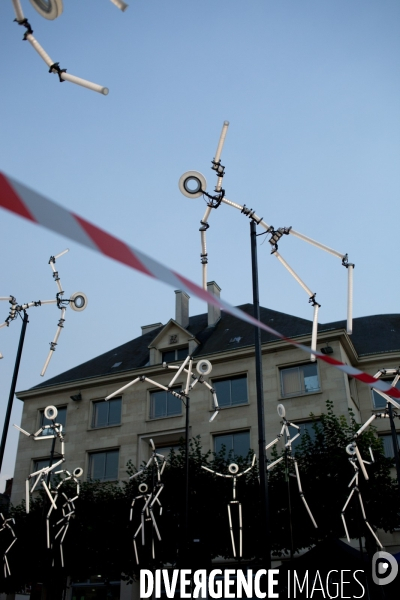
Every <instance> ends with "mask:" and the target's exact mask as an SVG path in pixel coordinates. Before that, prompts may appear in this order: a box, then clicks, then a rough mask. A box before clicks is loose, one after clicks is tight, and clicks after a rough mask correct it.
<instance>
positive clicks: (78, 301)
mask: <svg viewBox="0 0 400 600" xmlns="http://www.w3.org/2000/svg"><path fill="white" fill-rule="evenodd" d="M67 252H69V250H68V249H67V250H64V251H63V252H60V254H57V255H56V256H50V259H49V265H50V267H51V270H52V272H53V279H54V281H55V282H56V285H57V289H58V292H57V293H56V297H55V299H54V300H37V301H34V302H27V303H26V304H18V302H17V300H16V299H15V298H14V296H2V297H0V300H5V301H8V302H9V303H10V304H11V308H10V312H9V315H8V317H7V318H6V320H5V321H4V323H1V324H0V329H1V328H2V327H9V325H10V323H11V322H12V321H15V319H16V318H17V317H18V315H20V314H21V313H25V312H26V311H27V310H28V309H29V308H31V307H32V306H43V305H44V304H57V308H58V309H59V310H61V316H60V319H59V321H58V324H57V331H56V334H55V336H54V339H53V341H52V342H50V352H49V354H48V356H47V359H46V361H45V363H44V366H43V369H42V372H41V373H40V375H41V376H42V377H43V375H44V374H45V373H46V370H47V367H48V366H49V362H50V359H51V357H52V356H53V352H55V349H56V346H57V343H58V338H59V337H60V333H61V330H62V329H63V327H64V323H65V312H66V310H67V307H68V306H70V307H71V308H72V310H74V311H78V312H81V311H82V310H85V308H86V306H87V303H88V299H87V296H86V295H85V294H84V293H83V292H75V293H74V294H72V296H71V297H70V298H64V297H63V294H64V293H65V292H64V291H63V289H62V286H61V280H60V276H59V274H58V271H57V270H56V268H55V266H54V265H55V264H56V260H57V259H58V258H60V257H61V256H63V255H64V254H66V253H67ZM1 357H2V356H1V354H0V358H1Z"/></svg>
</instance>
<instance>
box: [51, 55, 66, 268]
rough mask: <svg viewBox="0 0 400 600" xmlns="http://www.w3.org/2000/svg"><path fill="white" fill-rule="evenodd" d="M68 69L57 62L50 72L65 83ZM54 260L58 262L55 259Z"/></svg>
mask: <svg viewBox="0 0 400 600" xmlns="http://www.w3.org/2000/svg"><path fill="white" fill-rule="evenodd" d="M66 72H67V69H61V68H60V63H58V62H56V63H53V64H52V65H50V69H49V73H57V75H58V79H59V80H60V83H64V81H65V80H64V79H63V78H62V77H61V73H66ZM51 258H54V256H52V257H51ZM53 262H56V261H55V260H54V261H53Z"/></svg>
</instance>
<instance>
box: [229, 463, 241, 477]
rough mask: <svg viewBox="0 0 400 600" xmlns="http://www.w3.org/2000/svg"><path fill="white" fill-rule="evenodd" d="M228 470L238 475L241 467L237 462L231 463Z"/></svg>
mask: <svg viewBox="0 0 400 600" xmlns="http://www.w3.org/2000/svg"><path fill="white" fill-rule="evenodd" d="M228 471H229V473H232V475H236V473H237V472H238V471H239V467H238V465H237V464H236V463H231V464H230V465H229V467H228Z"/></svg>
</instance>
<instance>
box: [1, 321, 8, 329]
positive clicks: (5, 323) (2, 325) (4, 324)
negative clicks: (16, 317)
mask: <svg viewBox="0 0 400 600" xmlns="http://www.w3.org/2000/svg"><path fill="white" fill-rule="evenodd" d="M7 325H8V323H7V321H4V323H2V324H1V325H0V329H1V328H2V327H7Z"/></svg>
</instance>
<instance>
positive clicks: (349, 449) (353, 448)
mask: <svg viewBox="0 0 400 600" xmlns="http://www.w3.org/2000/svg"><path fill="white" fill-rule="evenodd" d="M346 452H347V454H350V456H353V455H354V454H355V453H356V445H355V443H354V442H351V444H348V446H346Z"/></svg>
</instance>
